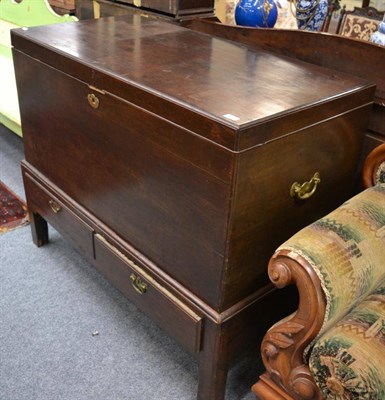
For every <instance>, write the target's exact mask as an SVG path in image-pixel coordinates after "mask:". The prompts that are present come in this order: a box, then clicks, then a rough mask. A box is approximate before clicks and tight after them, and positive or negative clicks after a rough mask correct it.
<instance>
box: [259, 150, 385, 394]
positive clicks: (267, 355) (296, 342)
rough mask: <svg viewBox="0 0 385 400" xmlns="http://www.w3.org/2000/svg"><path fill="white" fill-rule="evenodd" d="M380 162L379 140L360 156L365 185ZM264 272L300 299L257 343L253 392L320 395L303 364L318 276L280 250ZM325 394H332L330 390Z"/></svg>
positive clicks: (321, 307)
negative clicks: (258, 369)
mask: <svg viewBox="0 0 385 400" xmlns="http://www.w3.org/2000/svg"><path fill="white" fill-rule="evenodd" d="M384 161H385V144H382V145H380V146H378V147H377V148H375V149H374V150H373V151H372V152H371V153H370V154H369V156H368V157H367V158H366V160H365V164H364V167H363V174H362V177H363V182H364V187H365V188H368V187H371V186H374V185H376V182H377V181H378V177H377V171H378V170H379V168H380V165H381V164H382V163H383V162H384ZM357 251H359V250H357ZM334 255H335V254H334ZM363 257H364V256H363ZM315 258H316V257H315ZM367 262H369V261H367ZM268 271H269V276H270V279H271V281H272V282H274V284H275V285H276V286H277V287H278V288H280V289H282V288H284V287H286V286H288V285H295V286H296V288H297V290H298V293H299V299H300V301H299V305H298V310H297V311H296V312H295V313H293V314H292V315H290V317H288V318H285V319H284V320H282V321H279V322H277V323H275V324H274V326H273V327H272V328H271V329H270V330H269V331H268V332H267V333H266V335H265V337H264V339H263V342H262V347H261V350H262V351H261V353H262V359H263V362H264V364H265V368H266V372H265V373H264V374H263V375H262V376H261V377H260V380H259V381H258V382H257V383H256V384H255V385H254V386H253V392H254V393H255V394H256V397H257V399H260V400H272V399H274V400H322V399H323V396H322V393H321V392H320V390H319V388H318V386H317V384H316V382H315V381H314V378H313V376H312V373H311V371H310V369H309V365H308V364H307V363H306V362H305V361H304V351H305V349H306V348H308V346H309V345H310V344H311V343H312V342H313V340H314V339H315V338H316V337H317V336H318V335H319V333H320V330H321V328H322V326H323V323H324V320H325V313H326V304H327V301H326V298H325V291H324V289H323V288H322V286H321V281H320V279H319V277H318V276H317V273H316V272H315V270H314V268H313V267H312V266H311V265H310V264H309V263H308V261H306V260H305V258H302V257H298V256H296V255H292V254H290V252H289V251H288V250H283V249H280V250H279V251H277V252H276V253H275V254H274V256H273V257H272V258H271V259H270V262H269V266H268ZM347 284H349V282H347ZM357 297H358V296H357ZM364 335H365V332H363V333H362V336H363V337H364ZM313 344H314V343H313ZM369 355H370V354H368V356H369ZM346 359H347V358H346ZM348 364H349V363H347V365H348ZM350 379H351V381H350V382H352V381H353V380H354V378H353V377H352V378H349V379H347V381H349V380H350ZM360 379H361V381H360ZM357 380H358V381H360V382H362V380H364V379H363V378H362V377H358V379H357ZM351 384H352V383H351ZM347 385H348V386H349V384H347ZM352 385H353V384H352ZM348 386H347V387H348ZM352 387H354V386H351V388H352ZM358 387H359V386H358ZM365 389H366V388H365ZM340 390H341V388H340ZM371 390H373V391H370V393H371V394H372V395H373V397H370V398H371V399H372V398H373V399H380V397H377V396H378V395H380V393H376V392H375V391H374V389H373V388H371ZM342 392H343V387H342ZM333 393H334V392H333ZM364 393H365V392H364ZM349 394H351V392H350V391H349V393H346V392H345V393H342V394H341V396H342V395H344V397H345V398H348V396H349ZM365 395H367V392H366V393H365ZM376 395H377V396H376ZM330 398H333V394H331V396H330ZM363 398H364V396H363Z"/></svg>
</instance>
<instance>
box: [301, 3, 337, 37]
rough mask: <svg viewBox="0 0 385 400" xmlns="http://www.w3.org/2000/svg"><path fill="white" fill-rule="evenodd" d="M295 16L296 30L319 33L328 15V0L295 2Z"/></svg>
mask: <svg viewBox="0 0 385 400" xmlns="http://www.w3.org/2000/svg"><path fill="white" fill-rule="evenodd" d="M295 8H296V12H295V16H296V18H297V26H298V29H302V30H307V31H316V32H317V31H320V30H321V28H322V25H323V23H324V21H325V18H326V16H327V13H328V8H329V4H328V0H297V2H296V6H295Z"/></svg>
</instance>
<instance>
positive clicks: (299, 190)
mask: <svg viewBox="0 0 385 400" xmlns="http://www.w3.org/2000/svg"><path fill="white" fill-rule="evenodd" d="M320 182H321V178H320V176H319V172H316V173H315V174H314V175H313V177H312V178H311V179H310V181H309V182H304V183H303V184H302V185H301V184H300V183H298V182H294V183H293V184H292V185H291V188H290V196H291V197H294V198H297V199H300V200H306V199H308V198H309V197H311V196H313V194H314V193H315V191H316V189H317V186H318V184H319V183H320Z"/></svg>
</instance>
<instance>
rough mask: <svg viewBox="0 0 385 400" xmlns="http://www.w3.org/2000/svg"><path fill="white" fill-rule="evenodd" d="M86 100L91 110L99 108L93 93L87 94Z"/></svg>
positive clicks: (97, 100) (97, 99)
mask: <svg viewBox="0 0 385 400" xmlns="http://www.w3.org/2000/svg"><path fill="white" fill-rule="evenodd" d="M87 100H88V104H89V105H90V106H91V107H92V108H95V109H97V108H99V98H98V97H97V96H96V95H95V94H94V93H90V94H88V95H87Z"/></svg>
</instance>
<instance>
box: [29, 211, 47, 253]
mask: <svg viewBox="0 0 385 400" xmlns="http://www.w3.org/2000/svg"><path fill="white" fill-rule="evenodd" d="M29 221H30V224H31V231H32V240H33V242H34V243H35V244H36V246H37V247H41V246H44V245H45V244H47V243H48V241H49V239H48V225H47V221H46V220H45V219H44V218H43V217H42V216H41V215H40V214H37V213H34V212H30V213H29Z"/></svg>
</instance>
